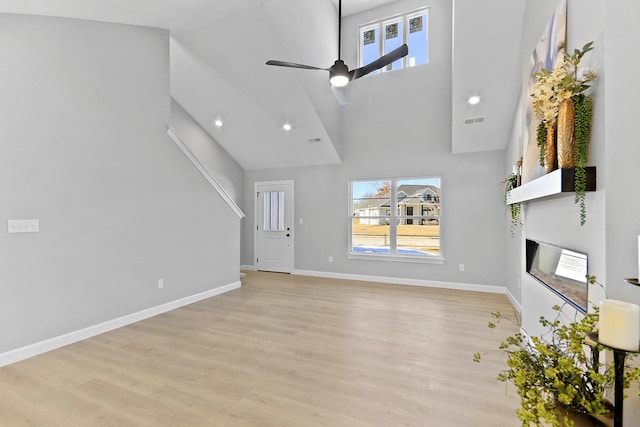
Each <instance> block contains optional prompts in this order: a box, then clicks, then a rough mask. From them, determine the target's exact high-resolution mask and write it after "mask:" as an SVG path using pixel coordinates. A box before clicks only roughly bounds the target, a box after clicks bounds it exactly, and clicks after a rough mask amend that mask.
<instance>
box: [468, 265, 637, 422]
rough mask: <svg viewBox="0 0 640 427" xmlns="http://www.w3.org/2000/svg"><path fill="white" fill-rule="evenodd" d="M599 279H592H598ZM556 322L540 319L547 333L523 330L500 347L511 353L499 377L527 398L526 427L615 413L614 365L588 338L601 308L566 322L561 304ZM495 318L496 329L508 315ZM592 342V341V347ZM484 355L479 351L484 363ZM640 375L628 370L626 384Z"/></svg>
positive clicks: (522, 412)
mask: <svg viewBox="0 0 640 427" xmlns="http://www.w3.org/2000/svg"><path fill="white" fill-rule="evenodd" d="M594 281H595V278H592V277H590V282H591V283H594ZM553 309H554V310H555V311H556V312H557V315H556V318H555V319H554V320H548V319H546V318H544V317H541V318H540V324H541V325H542V326H543V327H544V328H545V330H546V333H545V334H543V335H542V336H540V337H535V336H532V337H528V336H527V335H526V334H525V333H524V332H518V333H516V334H514V335H511V336H509V337H507V338H506V339H505V340H504V341H503V342H502V343H501V344H500V346H499V349H500V350H501V351H503V352H504V353H505V354H506V358H507V361H506V363H507V369H505V370H504V371H503V372H500V373H499V374H498V380H499V381H503V382H511V383H513V385H514V386H515V387H516V390H517V392H518V395H519V396H520V398H521V405H520V408H518V409H517V411H516V413H517V415H518V418H519V419H520V420H521V421H522V425H523V427H524V426H531V425H534V426H538V427H541V426H546V425H551V426H554V427H558V426H569V427H570V426H573V425H574V422H573V420H572V419H573V416H572V414H575V413H578V414H589V415H592V416H597V415H600V414H606V413H608V412H610V410H611V408H610V405H609V403H608V402H607V400H606V399H605V391H606V390H608V389H610V388H611V387H612V386H613V384H614V380H615V376H614V369H613V366H612V364H609V363H603V362H601V361H600V358H599V355H600V351H601V350H603V349H604V348H603V347H602V346H600V345H598V344H596V343H595V342H590V343H589V342H588V340H587V337H586V336H587V334H588V333H589V332H591V331H593V330H594V328H595V327H596V325H597V323H598V317H599V316H598V310H597V308H596V309H595V310H594V311H593V312H590V313H588V314H586V315H584V316H583V317H581V318H580V319H573V321H570V322H566V321H563V320H566V319H563V316H564V314H563V311H562V307H560V306H555V307H553ZM492 315H493V316H494V318H495V319H496V320H495V321H491V322H489V327H490V328H497V327H498V324H499V323H500V322H501V321H502V320H504V319H507V317H504V316H502V315H501V314H500V313H499V312H495V313H492ZM585 343H588V344H589V345H586V344H585ZM481 358H482V354H481V353H476V354H474V361H476V362H480V360H481ZM639 378H640V368H639V367H637V366H634V367H628V369H626V370H625V387H629V385H630V384H631V382H634V381H635V382H637V381H638V379H639Z"/></svg>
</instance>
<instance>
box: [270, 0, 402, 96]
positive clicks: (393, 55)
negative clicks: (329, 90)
mask: <svg viewBox="0 0 640 427" xmlns="http://www.w3.org/2000/svg"><path fill="white" fill-rule="evenodd" d="M341 41H342V0H339V2H338V59H337V60H336V62H334V63H333V65H332V66H331V67H329V68H319V67H314V66H311V65H304V64H296V63H295V62H285V61H276V60H273V59H272V60H269V61H267V65H275V66H278V67H289V68H301V69H303V70H323V71H328V72H329V82H330V83H331V85H332V86H336V87H341V86H346V85H347V83H349V82H350V81H351V80H355V79H359V78H360V77H362V76H366V75H367V74H369V73H371V72H373V71H375V70H378V69H380V68H382V67H386V66H387V65H389V64H391V63H393V62H394V61H397V60H398V59H400V58H402V57H404V56H406V55H407V54H408V53H409V48H408V47H407V45H406V44H403V45H402V46H400V47H398V48H396V49H394V50H392V51H391V52H389V53H387V54H386V55H383V56H381V57H380V58H378V59H376V60H374V61H372V62H370V63H369V64H367V65H364V66H362V67H360V68H356V69H355V70H351V71H349V67H347V65H346V64H345V63H344V61H343V60H342V59H341V55H340V45H341Z"/></svg>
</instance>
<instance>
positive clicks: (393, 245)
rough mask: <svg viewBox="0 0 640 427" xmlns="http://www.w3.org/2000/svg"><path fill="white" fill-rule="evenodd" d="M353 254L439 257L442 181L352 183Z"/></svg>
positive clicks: (409, 180)
mask: <svg viewBox="0 0 640 427" xmlns="http://www.w3.org/2000/svg"><path fill="white" fill-rule="evenodd" d="M349 222H350V241H349V247H350V252H351V253H352V254H377V255H396V256H397V255H403V256H414V257H429V256H439V255H441V252H440V178H412V179H381V180H367V181H351V217H350V218H349Z"/></svg>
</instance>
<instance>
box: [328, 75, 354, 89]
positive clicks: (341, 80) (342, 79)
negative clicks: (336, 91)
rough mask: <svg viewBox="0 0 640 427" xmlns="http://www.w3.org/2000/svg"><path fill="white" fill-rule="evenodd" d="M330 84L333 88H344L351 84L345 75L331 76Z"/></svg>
mask: <svg viewBox="0 0 640 427" xmlns="http://www.w3.org/2000/svg"><path fill="white" fill-rule="evenodd" d="M329 83H331V86H335V87H343V86H346V85H347V84H348V83H349V77H347V76H345V75H343V74H336V75H335V76H331V77H330V78H329Z"/></svg>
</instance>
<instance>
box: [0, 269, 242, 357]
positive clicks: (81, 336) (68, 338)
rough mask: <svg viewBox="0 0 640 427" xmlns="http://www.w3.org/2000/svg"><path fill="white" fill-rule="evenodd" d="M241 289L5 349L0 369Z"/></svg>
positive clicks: (232, 285)
mask: <svg viewBox="0 0 640 427" xmlns="http://www.w3.org/2000/svg"><path fill="white" fill-rule="evenodd" d="M240 286H241V282H239V281H238V282H234V283H230V284H228V285H222V286H219V287H217V288H214V289H210V290H208V291H204V292H201V293H198V294H195V295H191V296H188V297H184V298H180V299H177V300H175V301H170V302H168V303H165V304H161V305H158V306H155V307H151V308H147V309H145V310H142V311H138V312H136V313H131V314H127V315H125V316H122V317H118V318H116V319H113V320H108V321H106V322H103V323H99V324H97V325H93V326H89V327H87V328H83V329H80V330H77V331H73V332H69V333H67V334H64V335H60V336H57V337H53V338H50V339H47V340H44V341H40V342H37V343H34V344H30V345H27V346H24V347H21V348H17V349H15V350H9V351H7V352H5V353H0V367H3V366H7V365H10V364H12V363H16V362H20V361H22V360H25V359H28V358H30V357H34V356H37V355H39V354H43V353H46V352H48V351H52V350H55V349H57V348H60V347H64V346H66V345H69V344H73V343H76V342H79V341H82V340H85V339H87V338H91V337H94V336H96V335H100V334H103V333H105V332H109V331H112V330H114V329H118V328H121V327H123V326H127V325H130V324H132V323H136V322H139V321H141V320H145V319H148V318H150V317H153V316H157V315H159V314H162V313H166V312H168V311H171V310H175V309H177V308H180V307H183V306H185V305H189V304H193V303H196V302H198V301H202V300H204V299H207V298H211V297H214V296H216V295H220V294H223V293H226V292H229V291H232V290H234V289H238V288H240Z"/></svg>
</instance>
